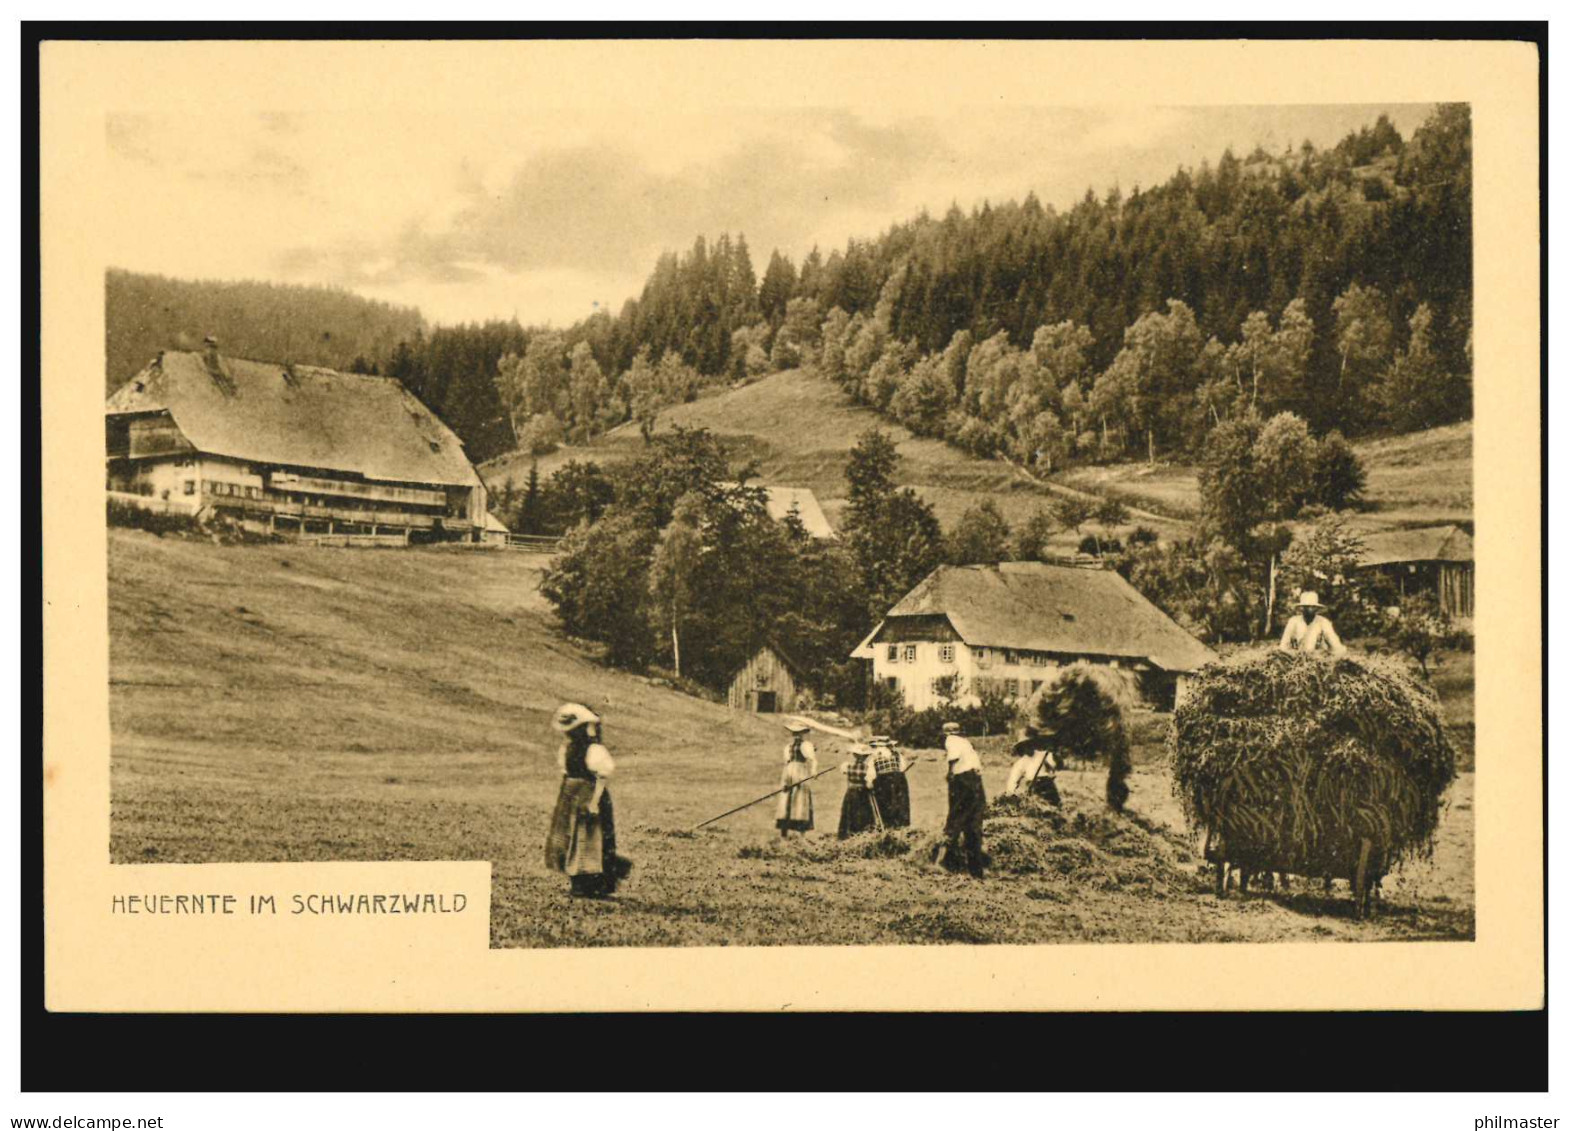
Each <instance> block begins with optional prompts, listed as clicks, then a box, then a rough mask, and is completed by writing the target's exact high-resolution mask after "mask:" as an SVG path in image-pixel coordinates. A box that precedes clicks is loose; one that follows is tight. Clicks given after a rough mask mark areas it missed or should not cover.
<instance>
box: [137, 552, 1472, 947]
mask: <svg viewBox="0 0 1569 1131" xmlns="http://www.w3.org/2000/svg"><path fill="white" fill-rule="evenodd" d="M542 565H543V563H542V562H541V561H540V560H539V559H537V558H533V557H530V556H529V555H524V554H516V553H503V552H485V551H462V550H451V549H447V550H443V549H435V548H432V549H414V550H342V549H331V548H316V547H307V546H297V545H264V546H216V545H213V544H211V543H208V542H203V541H197V540H190V541H186V540H180V539H176V538H166V539H159V538H156V537H154V536H151V535H148V534H144V533H141V532H129V531H121V530H113V531H111V532H110V538H109V598H110V631H111V637H110V641H111V651H110V683H111V686H110V709H111V723H112V727H113V741H112V764H111V783H112V794H111V809H112V822H111V836H110V853H111V858H112V859H113V860H114V861H116V862H119V863H129V862H135V863H155V862H174V861H180V862H201V861H275V860H383V859H388V860H392V859H405V860H420V859H459V860H475V859H478V860H489V861H491V862H492V863H493V864H494V867H495V870H494V892H493V904H492V919H491V927H492V942H493V944H494V945H497V946H560V945H607V946H608V945H615V946H627V945H742V944H807V943H824V944H845V943H867V942H901V943H908V942H1049V941H1064V942H1083V941H1087V940H1103V941H1156V940H1173V941H1177V940H1181V941H1199V940H1206V941H1220V940H1254V941H1263V940H1271V941H1274V940H1282V939H1298V940H1308V939H1317V938H1337V939H1368V940H1375V939H1391V938H1398V939H1412V938H1467V937H1471V936H1472V935H1474V930H1475V916H1474V895H1473V891H1472V872H1471V867H1472V813H1471V796H1472V789H1473V775H1471V774H1469V773H1467V774H1464V775H1462V777H1461V780H1460V782H1459V783H1457V785H1456V787H1455V789H1454V790H1453V792H1452V794H1451V797H1450V802H1451V804H1450V810H1449V812H1448V814H1447V816H1446V818H1445V821H1444V824H1443V825H1442V826H1441V829H1440V835H1439V843H1438V846H1437V847H1438V850H1437V853H1436V855H1435V857H1434V859H1433V861H1431V862H1430V863H1424V864H1422V865H1420V866H1417V867H1413V868H1411V869H1408V870H1407V872H1406V873H1404V874H1402V875H1400V876H1398V877H1394V878H1392V879H1391V880H1389V881H1386V884H1385V894H1386V897H1387V899H1388V904H1389V906H1388V910H1387V911H1386V913H1385V914H1383V915H1382V916H1380V917H1378V918H1376V919H1374V920H1373V921H1372V922H1369V923H1357V922H1354V921H1352V920H1351V919H1350V918H1349V901H1348V900H1347V899H1346V897H1345V894H1344V892H1343V891H1342V892H1339V893H1337V895H1336V896H1334V897H1332V898H1330V899H1328V900H1326V899H1325V898H1324V897H1323V895H1322V893H1321V892H1320V891H1316V890H1314V889H1313V886H1312V885H1297V886H1296V887H1295V888H1294V889H1293V891H1292V892H1291V893H1289V894H1287V895H1264V894H1258V895H1253V896H1249V897H1247V898H1245V899H1244V898H1239V899H1233V900H1228V901H1225V902H1219V903H1217V902H1216V901H1215V900H1214V899H1213V897H1211V896H1208V895H1206V894H1205V893H1204V882H1203V880H1202V878H1201V877H1200V876H1199V874H1198V865H1197V862H1196V861H1195V860H1194V859H1193V856H1194V849H1193V846H1192V845H1191V844H1189V843H1188V842H1187V839H1186V837H1185V836H1183V835H1182V833H1181V832H1180V830H1181V828H1182V823H1181V816H1180V810H1179V809H1178V807H1177V803H1176V801H1175V800H1174V799H1173V798H1172V797H1171V793H1170V786H1169V781H1168V778H1167V775H1166V772H1165V769H1164V766H1163V752H1162V749H1161V746H1160V737H1161V734H1162V732H1163V728H1164V726H1165V717H1164V716H1158V715H1148V714H1144V715H1141V716H1140V718H1139V719H1138V720H1136V728H1135V729H1136V732H1137V734H1138V735H1139V736H1140V748H1139V758H1140V764H1139V766H1138V769H1137V770H1136V772H1135V773H1134V775H1133V777H1132V779H1131V782H1132V786H1133V797H1132V801H1131V803H1130V809H1131V813H1132V816H1131V817H1130V818H1128V819H1121V818H1111V817H1109V816H1106V815H1105V808H1104V804H1103V803H1102V802H1101V800H1100V794H1101V790H1102V789H1103V786H1104V771H1103V770H1101V769H1098V768H1091V769H1089V770H1087V771H1085V772H1083V773H1080V772H1078V771H1075V770H1070V771H1068V772H1065V773H1064V774H1063V775H1061V781H1062V786H1063V792H1064V794H1065V798H1066V800H1067V803H1068V806H1069V808H1070V810H1073V811H1082V812H1083V813H1084V814H1085V815H1086V816H1085V820H1086V821H1088V822H1089V824H1088V825H1085V826H1084V827H1083V828H1082V829H1080V830H1079V831H1076V832H1072V835H1068V834H1066V833H1064V834H1063V835H1062V836H1060V837H1059V836H1056V835H1055V834H1048V835H1047V836H1046V837H1045V838H1043V839H1039V840H1035V839H1028V838H1027V839H1026V840H1025V841H1023V842H1019V841H1018V840H1017V838H1016V837H1015V838H1014V839H1012V840H1009V839H1008V838H1004V837H1001V836H999V837H997V838H994V839H995V841H996V844H995V847H994V852H995V853H996V855H997V857H998V867H997V868H996V869H995V870H994V874H993V877H992V878H991V879H988V880H987V881H985V882H983V883H976V882H974V881H971V880H969V879H967V878H964V877H958V876H951V875H948V874H946V873H944V872H941V871H940V870H938V869H935V868H933V867H931V866H930V864H929V863H927V862H925V859H924V857H923V856H921V855H920V853H919V852H912V853H895V855H893V856H889V855H886V854H885V851H884V849H882V848H880V847H879V846H878V845H877V844H876V843H874V842H875V838H870V837H868V838H861V839H860V840H857V841H856V842H853V843H852V844H851V845H849V846H846V847H841V846H839V845H838V844H837V842H835V841H834V840H833V838H832V829H833V827H834V825H835V822H836V819H837V812H838V803H839V799H840V795H841V790H842V786H841V784H840V782H839V781H838V780H837V775H829V776H828V777H825V778H823V779H822V780H821V782H820V783H818V788H817V790H816V803H817V806H816V807H817V826H818V827H817V831H816V832H815V833H814V834H813V835H812V836H811V837H810V838H809V839H808V840H807V841H805V842H797V841H795V840H792V841H790V842H787V843H784V844H781V843H779V841H778V839H777V837H776V836H775V835H774V830H773V828H772V810H771V808H770V806H768V805H760V806H756V807H754V808H752V809H748V810H746V811H745V812H743V813H740V814H737V815H736V816H735V817H733V818H730V819H728V820H726V821H724V822H722V823H720V824H718V825H716V826H712V827H711V828H709V829H705V830H704V831H703V832H701V833H697V834H692V833H690V832H689V831H688V830H690V829H691V828H692V826H693V825H695V824H696V823H697V822H698V821H700V820H702V819H703V818H705V817H709V816H713V815H714V814H715V813H718V812H721V811H723V810H724V809H726V808H729V807H731V806H733V805H736V804H739V803H740V802H742V801H744V800H746V799H747V798H750V797H755V796H758V795H759V794H762V793H764V792H766V791H768V790H769V789H771V788H773V787H774V785H775V784H776V782H777V778H778V759H779V753H780V750H781V748H782V746H783V743H784V738H785V736H784V732H783V731H782V730H781V729H780V728H779V727H778V725H777V721H776V720H771V719H768V718H765V717H760V716H754V715H746V714H737V713H734V712H731V711H729V710H727V709H726V708H724V707H721V706H719V705H717V704H714V703H710V702H707V701H705V700H701V699H696V698H692V697H690V696H686V695H682V694H679V693H677V692H675V691H672V690H670V689H668V688H665V687H661V686H657V685H654V684H651V683H650V682H648V681H647V680H644V679H642V678H640V677H638V676H635V675H630V674H626V673H621V672H615V671H611V670H608V669H605V668H603V667H601V666H600V665H598V664H597V663H596V662H595V661H594V659H593V658H592V656H590V655H588V654H586V653H584V652H583V651H581V650H580V649H578V648H577V647H576V646H574V645H573V644H571V643H570V642H566V641H563V640H562V639H560V638H559V636H558V635H557V634H556V633H555V631H554V630H553V628H552V626H551V622H550V619H549V617H548V614H547V613H546V611H545V609H544V607H543V606H542V603H541V601H540V598H539V596H538V594H537V592H536V591H535V587H536V585H537V581H538V577H539V573H540V570H541V568H542ZM1454 674H1455V676H1456V677H1459V676H1460V675H1461V671H1460V669H1458V668H1456V669H1455V670H1454ZM564 699H583V700H586V701H588V702H589V703H591V704H593V705H594V706H596V707H599V708H602V709H603V710H604V711H605V713H606V716H607V720H608V726H607V740H608V742H609V744H610V745H611V747H612V749H613V750H614V752H615V754H616V756H617V758H618V760H619V763H620V770H619V773H618V776H617V778H616V780H615V783H614V787H613V788H614V791H615V797H616V803H617V810H618V820H619V822H620V823H621V825H622V826H623V829H624V832H623V835H622V841H623V847H624V850H625V851H626V852H627V854H628V855H630V856H631V857H632V858H633V859H634V860H635V861H636V862H637V865H638V867H637V871H636V872H634V874H633V876H632V878H631V880H630V881H629V882H628V884H627V885H626V886H625V887H624V888H623V890H622V892H621V893H620V894H619V895H618V896H617V898H616V899H615V900H614V901H612V902H610V903H605V904H587V905H585V904H582V903H576V902H569V901H568V899H567V898H566V895H565V888H566V883H565V881H564V880H563V879H562V877H560V876H557V875H554V874H552V873H550V872H547V871H546V870H545V868H544V866H543V863H542V859H541V857H542V842H543V837H544V829H545V822H546V819H547V817H548V814H549V809H550V806H551V805H552V803H553V801H554V798H555V790H556V784H557V769H556V763H555V755H554V750H555V745H556V736H555V735H554V733H553V732H552V731H551V730H550V729H549V724H548V720H549V712H550V711H551V710H552V709H553V708H554V707H555V706H556V705H557V704H558V703H559V702H561V701H562V700H564ZM1000 742H1001V740H999V739H990V740H983V741H982V742H981V746H982V748H983V750H984V752H985V754H986V757H987V763H986V776H987V788H988V790H989V791H990V792H991V793H992V794H993V795H995V794H996V792H997V791H998V790H999V789H1000V788H1001V785H1002V780H1003V777H1004V776H1005V775H1006V772H1007V764H1006V759H1005V758H1004V757H1003V756H1002V753H1001V750H1000ZM818 746H819V756H820V757H821V758H822V760H823V762H824V764H825V765H826V764H828V763H829V762H830V761H833V760H836V759H837V758H838V757H839V755H840V753H841V749H842V743H840V742H839V741H838V740H833V739H828V738H826V737H825V738H824V739H823V740H822V741H820V742H819V744H818ZM911 792H912V796H913V807H914V812H915V822H916V829H915V831H914V832H913V833H911V834H908V836H907V837H905V838H904V839H905V843H906V846H907V847H908V846H909V845H911V844H914V845H917V846H920V845H924V844H925V843H927V842H929V840H930V838H931V837H932V836H933V835H934V834H935V832H936V830H937V829H939V828H940V826H941V823H942V818H943V813H944V807H945V801H944V797H945V794H944V786H943V779H942V772H941V769H940V766H939V764H938V763H937V762H936V761H926V762H923V763H922V764H920V765H918V766H917V767H915V768H914V769H912V771H911ZM1076 827H1077V826H1076ZM1081 842H1082V843H1081ZM1021 845H1022V847H1021ZM1010 846H1011V847H1010ZM1054 846H1055V847H1054ZM1019 852H1023V853H1024V856H1022V857H1021V856H1018V853H1019ZM1010 854H1011V855H1010ZM1048 856H1049V857H1050V858H1051V859H1052V860H1054V861H1058V862H1059V863H1057V864H1053V866H1052V870H1051V871H1050V872H1043V871H1041V870H1040V869H1039V868H1038V867H1037V865H1038V864H1039V861H1040V860H1044V859H1046V858H1047V857H1048ZM1010 861H1012V863H1010ZM1030 861H1035V863H1031V862H1030ZM1032 869H1033V870H1032Z"/></svg>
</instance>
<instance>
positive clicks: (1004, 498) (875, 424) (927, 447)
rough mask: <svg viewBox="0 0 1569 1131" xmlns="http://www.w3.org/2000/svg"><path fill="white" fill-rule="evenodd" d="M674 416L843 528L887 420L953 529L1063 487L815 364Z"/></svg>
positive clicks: (490, 479) (581, 453) (902, 473)
mask: <svg viewBox="0 0 1569 1131" xmlns="http://www.w3.org/2000/svg"><path fill="white" fill-rule="evenodd" d="M672 425H680V426H681V427H683V428H707V429H708V430H709V431H711V432H713V433H714V434H715V435H717V436H722V437H724V439H725V441H726V443H727V445H728V447H729V450H730V451H731V453H732V455H733V457H734V461H735V463H736V464H737V465H739V464H740V463H742V462H744V461H746V460H752V461H755V463H756V465H757V469H758V481H759V482H761V483H764V484H772V485H780V486H788V487H809V488H811V490H812V493H813V494H815V495H816V496H817V500H818V502H819V503H820V504H821V505H822V508H823V513H824V514H825V515H826V516H827V517H828V521H829V522H830V523H832V524H833V525H834V526H835V527H836V528H837V527H838V526H839V525H840V521H841V519H840V515H841V512H842V511H843V510H844V507H845V502H846V500H845V479H844V469H845V463H846V461H847V460H848V458H849V454H850V449H851V448H853V447H854V446H855V442H856V440H858V439H859V438H860V437H861V435H862V434H863V433H864V432H866V431H867V430H868V429H870V428H880V429H881V430H882V431H883V432H885V433H887V435H888V436H889V438H890V439H892V440H893V441H894V443H895V445H896V447H897V449H898V452H899V457H900V459H899V466H898V467H897V469H896V470H895V478H896V479H897V480H898V482H899V485H900V486H903V487H913V488H915V490H916V491H917V492H918V493H919V494H920V495H921V497H922V498H924V499H925V500H926V501H927V502H929V503H930V504H931V505H932V507H933V509H934V510H936V512H937V518H938V519H939V521H941V522H942V524H943V527H944V528H945V529H948V528H951V527H952V526H953V524H954V523H956V522H957V521H958V520H959V516H960V515H962V514H963V513H964V512H965V511H966V510H968V509H969V508H970V507H972V506H974V505H976V504H977V503H979V502H981V501H982V500H986V499H989V500H991V501H992V502H993V503H995V504H996V506H997V509H998V510H1000V511H1001V512H1002V514H1003V517H1004V518H1006V519H1007V520H1008V522H1009V524H1010V525H1014V526H1017V525H1018V524H1019V523H1020V522H1022V521H1023V520H1024V519H1025V518H1027V517H1028V516H1029V515H1030V514H1032V513H1033V512H1034V511H1035V510H1036V509H1037V508H1039V507H1042V506H1049V505H1050V504H1051V502H1052V500H1053V499H1054V498H1056V497H1058V495H1059V494H1060V493H1062V492H1064V491H1069V492H1071V491H1073V490H1074V489H1073V488H1067V487H1056V488H1054V487H1051V486H1048V485H1046V484H1043V483H1041V482H1039V481H1038V480H1036V479H1034V478H1032V477H1031V476H1029V475H1026V474H1025V473H1023V472H1022V471H1019V470H1017V469H1016V468H1014V467H1011V466H1009V465H1008V464H1007V463H1004V462H1003V461H1001V460H983V459H977V458H976V457H975V456H973V455H970V454H969V453H967V452H963V451H960V450H959V449H958V448H955V447H951V446H950V445H948V444H945V443H943V442H942V441H941V440H930V439H922V438H920V437H917V436H914V435H912V434H911V433H910V432H909V431H908V430H907V429H905V428H903V427H902V426H900V425H898V424H895V423H894V422H892V421H890V420H885V419H883V418H882V417H880V416H878V415H877V414H876V413H874V412H873V411H872V410H871V409H869V408H865V407H864V406H861V405H857V404H853V403H851V401H850V400H849V398H848V397H846V396H845V395H844V394H843V393H842V392H841V391H840V390H839V389H838V388H837V387H836V386H834V385H833V384H832V383H831V382H829V381H827V380H824V379H823V378H821V377H818V376H817V375H816V374H814V373H812V372H811V371H810V370H805V369H792V370H788V371H785V372H782V373H771V374H769V375H767V376H765V377H761V378H759V379H758V380H756V381H753V382H750V383H749V384H746V385H742V386H741V387H739V388H734V389H732V388H724V389H711V390H708V391H707V395H706V396H703V397H700V398H699V399H697V400H695V401H693V402H692V403H691V404H684V405H676V406H673V407H671V408H667V409H665V410H664V411H663V412H661V413H660V415H659V423H658V426H657V427H658V429H667V428H669V427H671V426H672ZM642 446H643V438H642V436H641V435H640V434H639V433H638V430H637V426H636V425H635V424H623V425H621V426H620V427H619V428H615V429H612V430H611V431H610V432H608V433H607V434H605V435H604V436H601V437H598V438H597V439H596V440H595V441H594V443H593V444H590V445H586V446H581V447H565V448H561V449H559V450H557V451H555V452H552V453H551V454H549V455H548V456H541V457H540V458H539V472H540V475H541V476H543V477H546V478H548V477H549V476H550V474H551V473H552V472H553V471H555V470H556V469H557V468H559V467H561V466H562V465H563V464H565V463H567V462H568V461H569V460H574V459H576V460H597V461H599V462H600V463H602V464H603V463H611V462H614V461H615V460H618V459H626V458H629V457H631V456H633V455H635V454H636V453H637V452H638V451H639V450H640V449H641V448H642ZM529 462H530V461H529V459H528V458H527V457H523V456H519V455H517V454H516V453H514V454H512V455H508V456H502V457H500V458H498V459H495V460H492V461H491V462H489V463H487V464H485V465H484V466H483V467H482V468H481V469H480V470H481V471H482V472H483V474H484V476H485V481H486V482H487V483H489V484H490V487H491V489H492V490H493V491H494V490H500V488H501V485H502V484H503V483H504V482H505V481H506V479H507V478H508V477H509V476H510V477H511V478H512V481H513V483H514V484H515V485H516V486H518V487H521V486H522V485H523V484H524V483H526V482H527V481H528V469H529ZM1136 525H1144V526H1149V527H1152V528H1153V529H1155V530H1156V531H1158V532H1161V533H1176V532H1177V531H1178V530H1179V529H1180V527H1181V524H1180V523H1173V522H1171V521H1168V520H1162V519H1161V518H1159V517H1158V516H1152V515H1145V514H1141V515H1134V516H1130V521H1129V522H1128V524H1127V525H1126V526H1124V527H1122V528H1121V530H1122V531H1123V532H1126V531H1128V530H1131V529H1132V528H1133V527H1134V526H1136ZM1089 529H1090V528H1089V526H1086V527H1085V528H1084V529H1083V531H1082V532H1081V533H1080V534H1074V533H1073V532H1072V531H1057V532H1055V533H1054V534H1053V535H1052V538H1051V548H1052V550H1053V551H1054V552H1056V553H1060V554H1071V553H1073V552H1074V551H1075V550H1077V549H1078V544H1079V539H1080V538H1081V537H1082V536H1083V534H1087V533H1088V532H1089Z"/></svg>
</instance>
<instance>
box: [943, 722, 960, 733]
mask: <svg viewBox="0 0 1569 1131" xmlns="http://www.w3.org/2000/svg"><path fill="white" fill-rule="evenodd" d="M942 732H943V733H944V734H958V733H959V724H958V723H943V725H942Z"/></svg>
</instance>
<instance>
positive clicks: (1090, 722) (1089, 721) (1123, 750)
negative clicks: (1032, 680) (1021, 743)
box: [1024, 662, 1133, 813]
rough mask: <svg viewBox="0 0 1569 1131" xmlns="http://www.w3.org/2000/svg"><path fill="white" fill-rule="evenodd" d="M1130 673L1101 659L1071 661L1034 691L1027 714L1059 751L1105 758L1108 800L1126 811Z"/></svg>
mask: <svg viewBox="0 0 1569 1131" xmlns="http://www.w3.org/2000/svg"><path fill="white" fill-rule="evenodd" d="M1132 698H1133V686H1132V682H1131V680H1130V679H1129V677H1128V675H1127V673H1125V672H1122V671H1120V670H1117V669H1114V668H1108V667H1104V666H1101V665H1099V664H1088V663H1083V662H1079V663H1074V664H1069V665H1068V666H1067V667H1065V668H1063V669H1062V670H1061V671H1060V672H1058V673H1057V676H1056V678H1055V679H1053V680H1051V681H1050V682H1049V683H1047V684H1046V685H1045V686H1044V687H1042V688H1041V689H1040V690H1039V691H1037V692H1036V693H1035V696H1034V698H1033V699H1031V700H1030V703H1029V705H1028V707H1027V708H1026V709H1025V713H1024V717H1025V720H1026V721H1027V722H1029V723H1031V724H1033V725H1034V726H1035V727H1036V728H1037V729H1039V730H1040V731H1041V733H1042V734H1043V735H1045V736H1047V737H1048V738H1049V739H1050V740H1051V742H1052V748H1053V750H1055V751H1056V753H1057V754H1058V756H1059V757H1060V756H1062V755H1064V754H1066V755H1067V756H1069V757H1072V758H1079V759H1084V760H1094V759H1097V758H1104V759H1106V762H1107V765H1108V769H1107V774H1106V804H1108V805H1110V806H1111V807H1112V808H1113V809H1115V810H1116V811H1117V812H1119V813H1120V812H1122V806H1123V804H1124V803H1125V802H1126V801H1127V800H1128V785H1127V777H1128V774H1129V772H1131V771H1132V769H1133V763H1132V761H1131V760H1130V759H1129V756H1128V731H1127V727H1126V726H1124V725H1123V721H1122V711H1123V707H1124V706H1126V705H1127V704H1128V703H1130V702H1131V701H1132Z"/></svg>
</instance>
